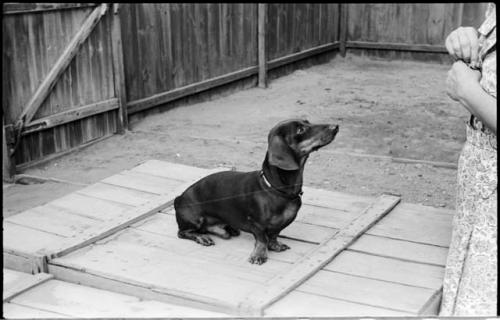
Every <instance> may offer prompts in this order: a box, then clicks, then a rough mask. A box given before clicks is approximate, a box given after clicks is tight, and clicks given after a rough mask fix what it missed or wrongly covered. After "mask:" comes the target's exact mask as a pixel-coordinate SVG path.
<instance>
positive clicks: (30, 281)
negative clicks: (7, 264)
mask: <svg viewBox="0 0 500 320" xmlns="http://www.w3.org/2000/svg"><path fill="white" fill-rule="evenodd" d="M3 276H4V280H3V302H4V303H5V302H9V301H10V300H12V299H13V298H15V297H17V296H18V295H20V294H22V293H24V292H26V291H28V290H30V289H31V288H33V287H36V286H37V285H39V284H41V283H44V282H46V281H47V280H49V279H52V278H54V276H53V275H51V274H48V273H37V274H34V275H31V274H27V273H22V272H17V271H13V270H9V269H5V268H4V269H3Z"/></svg>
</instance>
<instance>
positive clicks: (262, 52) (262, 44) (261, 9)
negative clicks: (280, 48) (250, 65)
mask: <svg viewBox="0 0 500 320" xmlns="http://www.w3.org/2000/svg"><path fill="white" fill-rule="evenodd" d="M257 19H258V22H257V23H258V43H257V47H258V49H257V51H258V63H259V82H258V85H259V87H260V88H267V46H266V36H267V4H266V3H259V4H258V17H257Z"/></svg>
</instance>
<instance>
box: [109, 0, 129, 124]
mask: <svg viewBox="0 0 500 320" xmlns="http://www.w3.org/2000/svg"><path fill="white" fill-rule="evenodd" d="M119 6H120V4H118V3H113V11H112V14H113V18H112V22H111V23H112V27H111V46H112V56H113V78H114V82H113V83H114V89H115V94H116V97H117V98H118V107H119V112H118V132H119V133H124V132H125V130H127V129H128V114H127V91H126V90H127V88H126V86H125V69H124V68H125V67H124V63H123V46H122V31H121V26H120V12H119V8H120V7H119Z"/></svg>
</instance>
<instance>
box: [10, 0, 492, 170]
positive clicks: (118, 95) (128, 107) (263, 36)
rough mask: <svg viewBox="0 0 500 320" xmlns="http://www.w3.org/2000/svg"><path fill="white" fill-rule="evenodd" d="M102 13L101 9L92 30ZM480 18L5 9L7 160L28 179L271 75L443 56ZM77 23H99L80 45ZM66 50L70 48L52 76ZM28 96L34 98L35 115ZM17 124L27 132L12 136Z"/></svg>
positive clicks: (305, 6) (174, 7) (459, 6)
mask: <svg viewBox="0 0 500 320" xmlns="http://www.w3.org/2000/svg"><path fill="white" fill-rule="evenodd" d="M99 6H107V7H108V8H109V9H108V10H107V12H106V13H105V14H104V16H103V17H102V18H100V19H99V18H98V15H97V13H96V11H95V10H96V8H98V7H99ZM485 9H486V4H484V3H477V4H476V3H474V4H472V3H468V4H464V3H419V4H409V3H388V4H382V3H375V4H354V3H350V4H339V3H319V4H312V3H294V4H287V3H281V4H276V3H273V4H256V3H239V4H238V3H133V4H129V3H124V4H119V5H118V4H114V5H110V4H104V5H103V4H97V3H88V4H71V3H67V4H63V3H26V4H25V3H6V4H4V5H3V18H4V19H3V33H4V37H3V46H4V50H3V65H4V73H3V83H2V89H3V92H4V93H3V97H2V102H3V112H4V130H6V138H7V139H6V140H5V141H4V149H7V150H16V151H15V152H14V154H13V155H12V157H11V158H10V159H9V160H10V163H12V165H13V166H15V165H16V164H17V167H18V168H25V167H27V166H29V165H30V163H33V164H35V163H38V162H40V161H42V160H43V159H46V158H48V157H49V156H50V157H53V156H54V154H64V153H67V152H68V150H73V149H74V148H78V147H79V146H82V145H88V144H89V143H91V142H92V141H99V140H100V139H102V138H104V137H107V136H110V135H112V134H114V133H117V132H123V130H124V129H125V128H126V127H127V121H128V120H127V117H128V116H129V115H131V114H134V113H138V112H142V111H145V110H147V109H150V108H153V107H157V106H159V105H162V104H166V103H169V102H172V101H174V100H177V99H180V98H183V97H187V96H191V95H194V94H197V93H200V92H203V91H207V90H210V89H212V88H216V87H220V86H222V85H226V84H230V83H233V82H235V81H239V80H242V79H246V78H249V77H255V79H258V82H257V83H258V85H259V86H262V87H265V86H266V84H267V73H268V72H270V71H272V70H273V69H276V68H279V67H283V66H286V65H290V64H292V63H294V62H297V61H299V60H303V59H306V58H310V57H313V56H316V55H319V54H323V53H327V52H339V53H340V55H341V56H345V55H346V53H348V52H351V51H352V52H354V51H360V50H361V51H373V52H377V55H382V56H383V55H384V54H385V52H386V53H390V52H403V53H405V52H414V53H417V54H423V55H425V54H428V55H441V56H445V55H446V50H445V48H444V46H443V44H444V40H445V37H446V36H447V34H448V33H449V32H451V31H452V30H453V29H455V28H456V27H458V26H460V25H472V26H475V27H478V26H479V25H480V23H481V21H482V20H483V18H484V12H485ZM93 12H94V15H95V17H94V18H95V19H93V20H92V21H89V19H91V18H93V17H92V13H93ZM89 17H90V18H89ZM85 21H88V23H96V24H95V27H94V28H93V30H91V31H90V33H89V34H87V33H85V30H83V31H82V30H81V27H82V25H85ZM87 31H88V30H87ZM79 32H80V33H79ZM78 34H80V35H81V37H80V38H78ZM75 37H76V38H75ZM72 39H73V41H74V42H73V43H78V45H76V46H74V47H71V50H73V51H72V53H71V54H68V53H67V52H68V51H66V55H67V57H66V58H65V59H64V64H61V63H60V65H59V67H58V64H57V63H58V62H57V61H60V60H61V59H60V58H61V56H62V55H64V53H65V51H64V50H65V49H67V48H68V44H71V43H72V42H71V41H72ZM75 39H76V40H75ZM77 47H78V49H77ZM388 56H390V55H388ZM58 59H59V60H58ZM51 70H56V71H57V76H54V74H53V73H54V71H52V72H53V73H52V76H51V73H50V72H51ZM44 81H45V82H44ZM40 84H42V85H45V86H42V87H39V86H40ZM37 88H38V90H39V91H43V95H42V94H40V95H38V96H37V95H35V97H39V98H38V99H39V100H35V101H34V102H35V103H34V102H33V100H32V101H30V100H29V99H30V97H33V95H34V94H35V93H36V90H37ZM40 88H41V89H40ZM42 89H43V90H42ZM30 106H31V107H30ZM25 114H28V115H29V118H30V120H31V121H28V123H25V126H24V127H23V128H22V130H20V131H19V130H18V132H17V131H16V122H17V121H18V119H19V118H20V117H22V115H25ZM31 118H32V119H31ZM16 137H17V140H16ZM16 146H17V147H16ZM8 153H9V152H8ZM4 160H5V158H4ZM4 163H5V161H4ZM4 171H5V170H4ZM11 171H12V170H11Z"/></svg>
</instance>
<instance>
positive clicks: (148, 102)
mask: <svg viewBox="0 0 500 320" xmlns="http://www.w3.org/2000/svg"><path fill="white" fill-rule="evenodd" d="M257 72H258V67H257V66H255V67H249V68H245V69H243V70H239V71H235V72H232V73H228V74H225V75H222V76H219V77H215V78H212V79H208V80H205V81H201V82H197V83H193V84H190V85H187V86H184V87H181V88H177V89H174V90H171V91H167V92H162V93H158V94H155V95H152V96H150V97H147V98H144V99H139V100H135V101H130V102H127V110H128V113H129V114H133V113H136V112H139V111H143V110H146V109H150V108H153V107H156V106H158V105H161V104H164V103H167V102H170V101H173V100H176V99H179V98H182V97H185V96H189V95H192V94H195V93H199V92H202V91H205V90H208V89H212V88H215V87H218V86H221V85H224V84H228V83H231V82H234V81H237V80H240V79H243V78H246V77H249V76H253V75H255V74H257Z"/></svg>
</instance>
